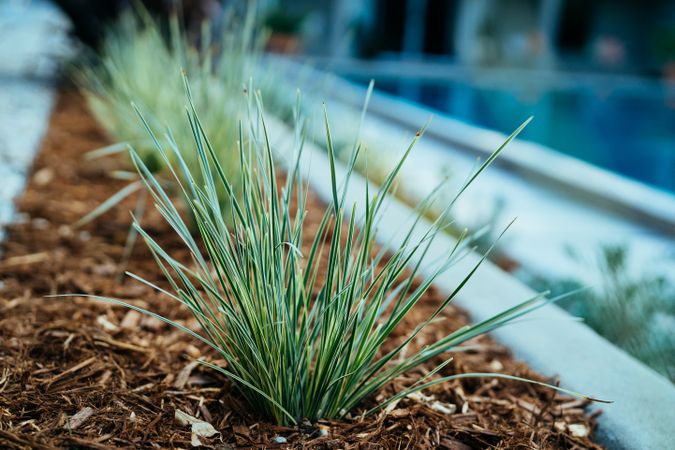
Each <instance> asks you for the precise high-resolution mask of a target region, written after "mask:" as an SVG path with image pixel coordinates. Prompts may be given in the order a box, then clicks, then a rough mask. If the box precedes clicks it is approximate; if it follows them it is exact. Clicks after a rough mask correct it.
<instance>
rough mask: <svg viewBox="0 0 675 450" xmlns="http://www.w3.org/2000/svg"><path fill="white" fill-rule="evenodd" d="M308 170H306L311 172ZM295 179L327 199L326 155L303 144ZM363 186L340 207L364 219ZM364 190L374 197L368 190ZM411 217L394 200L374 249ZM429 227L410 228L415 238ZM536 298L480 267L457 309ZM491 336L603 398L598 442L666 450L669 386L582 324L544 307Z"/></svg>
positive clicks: (463, 264)
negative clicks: (299, 170) (302, 178)
mask: <svg viewBox="0 0 675 450" xmlns="http://www.w3.org/2000/svg"><path fill="white" fill-rule="evenodd" d="M267 125H268V130H269V133H270V135H271V137H272V142H275V143H276V144H277V145H278V146H279V147H278V148H279V149H280V152H281V154H282V155H283V154H284V150H283V149H284V148H286V149H287V148H289V146H290V142H291V140H292V134H291V133H289V132H288V130H287V128H286V127H285V126H284V125H283V124H282V123H281V122H279V121H276V120H274V119H270V118H268V121H267ZM310 168H311V170H310ZM336 170H337V172H338V179H340V178H342V177H344V174H345V167H344V166H343V165H342V164H338V167H337V168H336ZM302 173H303V174H304V176H305V177H306V179H307V181H308V182H309V183H310V184H311V186H312V189H313V190H314V191H315V192H316V193H317V194H318V195H319V197H320V198H322V199H323V200H324V201H326V202H330V201H331V199H332V192H331V187H330V183H329V179H328V177H326V174H327V173H329V163H328V158H327V155H326V153H325V152H324V151H323V150H321V149H319V148H318V147H317V146H315V145H311V144H307V145H306V146H305V151H304V159H303V161H302ZM366 183H367V181H366V180H365V179H364V178H363V177H361V176H360V175H358V174H353V175H352V180H351V183H350V189H349V192H348V195H347V204H350V205H351V204H352V203H354V202H356V203H357V209H356V212H357V214H359V215H361V214H363V213H364V211H365V208H364V205H363V201H362V200H363V198H365V192H366V191H365V186H366ZM370 192H371V193H372V192H375V188H374V187H373V186H371V190H370ZM411 214H412V211H411V210H410V208H408V207H407V206H405V205H403V204H401V203H400V202H398V201H396V200H395V199H390V200H389V203H388V206H387V207H386V208H385V211H384V219H383V220H382V225H381V226H380V229H379V233H378V236H377V239H378V242H379V244H380V245H383V246H385V247H389V248H396V247H397V246H398V245H399V243H401V242H402V238H403V236H402V235H401V234H400V233H399V231H398V230H401V229H402V228H403V227H402V224H406V223H410V219H411ZM428 226H429V223H428V222H426V221H425V222H422V223H420V224H419V226H418V227H417V230H418V231H419V232H420V233H421V232H422V230H423V229H424V228H425V227H428ZM454 243H455V240H454V239H452V238H451V237H450V236H447V235H440V236H438V237H437V241H436V245H435V246H434V247H433V248H432V249H431V250H430V252H429V253H430V254H429V255H428V257H429V258H431V259H435V258H438V257H442V255H443V254H445V252H446V250H447V249H448V248H450V247H452V246H453V245H454ZM479 258H480V256H479V255H477V254H470V255H468V256H467V257H465V258H463V259H462V260H461V261H460V262H458V263H457V264H455V265H454V266H453V267H452V268H451V269H450V270H449V271H448V272H446V273H445V274H443V275H442V276H440V277H439V278H438V279H437V281H436V285H437V287H438V288H439V289H440V290H441V291H443V292H446V293H449V292H450V291H451V290H453V289H454V288H455V287H456V286H457V284H458V283H459V281H460V280H461V279H462V278H463V276H464V275H465V274H466V273H468V272H469V270H471V267H473V265H475V264H476V263H477V261H478V259H479ZM534 295H536V293H535V292H534V291H533V290H531V289H530V288H528V287H526V286H525V285H523V284H522V283H520V282H519V281H517V280H516V279H515V278H513V277H511V276H510V275H508V274H506V273H504V272H502V271H501V270H500V269H499V268H497V267H496V266H494V265H493V264H492V263H490V262H487V261H486V262H484V263H483V265H482V266H481V268H480V269H479V270H478V273H476V276H475V277H474V278H473V279H472V280H471V281H470V282H469V283H468V284H467V285H466V286H465V288H464V289H463V290H462V292H461V294H460V296H459V297H458V300H457V303H458V304H459V305H460V306H461V307H463V308H465V309H466V310H467V311H469V313H470V314H471V316H472V317H473V319H474V320H482V319H486V318H488V317H491V316H493V315H495V314H497V313H498V312H501V311H503V310H504V309H506V308H508V307H510V306H513V305H515V304H517V303H519V302H521V301H523V300H525V299H527V298H531V297H532V296H534ZM494 335H495V337H496V338H497V339H498V340H500V341H501V342H502V343H503V344H505V345H507V346H508V347H509V348H510V349H511V350H512V351H513V352H514V354H515V355H516V356H517V357H519V358H522V359H523V360H525V361H527V362H528V364H529V365H530V366H531V367H532V368H534V369H535V370H538V371H540V372H543V373H545V374H549V375H553V374H560V375H561V381H562V385H563V386H565V387H568V388H570V389H573V390H576V391H578V392H583V393H586V394H589V395H593V396H596V397H599V398H603V399H609V400H613V401H614V402H615V403H613V404H610V405H602V406H600V405H599V404H598V405H594V406H593V407H594V408H599V409H602V410H603V411H604V412H603V414H602V415H601V416H600V418H599V423H600V426H599V430H598V432H597V436H598V439H599V440H600V441H601V442H602V443H603V444H605V445H606V446H608V447H609V448H617V449H645V448H649V449H652V448H653V449H661V448H663V449H665V448H670V446H671V445H672V440H671V438H670V434H671V432H672V424H673V423H675V411H674V410H673V405H675V386H673V385H672V384H671V383H670V382H669V381H667V380H666V379H665V378H663V377H662V376H660V375H659V374H658V373H656V372H654V371H653V370H651V369H650V368H648V367H646V366H644V365H643V364H641V363H639V362H638V361H636V360H635V359H633V358H631V357H630V356H629V355H627V354H626V353H624V352H623V351H622V350H620V349H618V348H617V347H615V346H614V345H612V344H611V343H609V342H607V341H606V340H604V339H603V338H601V337H600V336H598V335H597V334H596V333H595V332H593V331H592V330H591V329H590V328H589V327H587V326H586V325H584V324H582V323H579V322H576V321H574V320H572V318H571V317H570V316H569V315H568V314H567V313H565V312H564V311H562V310H561V309H560V308H558V307H557V306H555V305H548V306H545V307H544V308H542V309H541V310H539V311H537V312H536V313H535V314H532V315H531V316H530V320H527V321H524V322H521V323H519V324H517V325H512V326H511V327H508V328H505V329H501V330H498V331H496V332H495V333H494Z"/></svg>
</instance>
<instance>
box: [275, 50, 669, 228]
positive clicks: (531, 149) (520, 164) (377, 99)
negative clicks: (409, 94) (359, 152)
mask: <svg viewBox="0 0 675 450" xmlns="http://www.w3.org/2000/svg"><path fill="white" fill-rule="evenodd" d="M270 61H271V63H272V64H274V65H276V66H278V67H280V68H282V69H283V70H284V71H289V70H294V71H297V72H298V73H303V74H304V75H305V76H304V78H303V82H306V83H309V84H311V85H314V86H321V85H327V86H329V87H330V89H324V90H325V91H328V93H327V95H329V97H330V98H331V99H332V100H333V101H337V102H340V103H343V104H346V105H348V106H351V107H355V108H356V109H357V110H360V109H361V108H362V107H363V101H364V98H365V94H366V89H365V88H363V87H361V86H358V85H356V84H354V83H352V82H349V81H347V80H344V79H342V78H340V77H337V76H334V75H329V74H327V73H324V72H321V71H319V70H317V69H314V68H310V67H307V66H303V65H300V64H299V63H297V62H293V61H291V60H288V59H285V58H279V57H273V58H271V59H270ZM368 113H369V115H371V116H377V117H380V118H383V119H385V120H388V121H390V122H392V123H395V124H397V125H399V126H402V127H404V128H405V129H407V130H409V131H411V132H415V131H417V129H418V127H420V126H421V125H422V124H424V123H426V122H427V120H428V119H429V117H431V116H433V121H432V123H431V124H430V126H429V128H428V129H427V130H426V132H425V135H426V138H427V139H433V140H436V141H438V142H441V143H444V144H448V145H451V146H453V147H455V148H457V149H460V150H463V151H466V152H468V153H469V154H472V155H475V156H479V157H482V158H483V159H485V158H486V157H488V156H489V155H490V154H491V153H492V152H493V151H494V150H495V149H496V148H498V147H499V146H500V145H501V144H502V143H503V142H504V140H505V139H506V136H505V135H504V134H502V133H499V132H496V131H493V130H489V129H486V128H482V127H479V126H475V125H470V124H467V123H465V122H462V121H460V120H457V119H453V118H451V117H448V116H443V115H441V114H438V113H437V112H435V111H432V110H430V109H428V108H425V107H423V106H420V105H416V104H413V103H411V102H408V101H406V100H403V99H399V98H397V97H395V96H393V95H389V94H386V93H382V92H374V93H373V96H372V98H371V101H370V104H369V107H368ZM496 164H498V165H500V166H502V167H504V168H506V169H508V170H509V171H511V172H514V173H518V174H522V175H523V176H526V177H527V178H528V179H531V180H533V181H536V182H539V183H541V184H544V185H548V186H551V187H553V188H555V189H560V190H561V191H564V192H565V193H567V194H571V195H574V196H576V197H578V198H583V199H584V201H585V202H587V203H592V204H594V205H596V206H598V207H600V208H603V209H605V210H608V211H612V212H614V213H617V214H620V215H622V216H624V217H626V218H628V219H630V220H632V221H635V222H639V223H640V224H642V225H647V226H651V227H652V228H654V229H657V230H659V231H661V232H664V233H668V234H670V235H674V234H675V195H672V194H669V193H667V192H665V191H662V190H660V189H657V188H654V187H651V186H649V185H647V184H644V183H642V182H639V181H635V180H632V179H629V178H627V177H625V176H622V175H619V174H616V173H614V172H611V171H609V170H605V169H603V168H601V167H597V166H594V165H592V164H589V163H587V162H584V161H581V160H579V159H577V158H573V157H571V156H567V155H565V154H562V153H560V152H557V151H555V150H553V149H550V148H548V147H546V146H543V145H540V144H537V143H534V142H529V141H523V140H518V139H517V140H515V141H513V142H511V143H510V144H509V151H508V152H505V153H503V154H502V155H501V156H500V158H499V159H498V160H497V161H496Z"/></svg>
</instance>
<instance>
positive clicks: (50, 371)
mask: <svg viewBox="0 0 675 450" xmlns="http://www.w3.org/2000/svg"><path fill="white" fill-rule="evenodd" d="M106 143H107V141H106V138H105V137H104V135H103V134H102V132H101V131H100V129H99V127H98V126H97V124H96V123H95V121H94V120H93V119H92V117H91V116H90V115H89V114H88V112H87V111H86V108H85V106H84V102H83V101H82V99H81V98H80V97H79V96H78V95H76V94H74V93H71V92H66V93H64V94H62V95H61V97H60V100H59V102H58V104H57V106H56V109H55V111H54V113H53V115H52V119H51V124H50V128H49V131H48V133H47V136H46V138H45V140H44V142H43V146H42V151H41V153H40V155H39V156H38V158H37V160H36V162H35V167H34V169H33V174H32V177H31V178H30V182H29V185H28V188H27V189H26V192H25V194H24V195H23V196H22V197H21V198H20V199H19V200H18V208H19V210H20V211H21V218H20V220H19V221H18V222H17V223H16V224H14V225H11V226H10V227H9V228H8V237H7V240H6V242H5V243H4V244H3V247H4V248H3V252H4V256H3V259H2V261H0V280H2V282H1V283H2V284H1V285H0V286H1V287H0V448H11V449H14V448H22V449H24V448H25V449H27V448H37V449H39V448H55V447H56V448H64V447H67V448H95V449H98V448H111V447H124V448H167V447H168V448H174V447H182V448H190V447H191V433H190V429H189V427H188V426H184V425H181V424H179V423H177V422H176V420H175V412H176V410H180V411H183V412H186V413H188V414H191V415H193V416H196V417H199V418H201V419H204V420H206V421H208V422H210V423H211V424H213V425H214V426H215V428H216V429H217V430H218V431H219V432H220V434H219V435H217V436H216V437H214V438H211V439H205V438H200V440H201V442H202V443H203V444H204V445H205V446H207V447H210V448H220V449H226V448H274V447H276V448H288V447H294V448H295V447H297V448H387V449H388V448H435V447H440V448H449V449H466V448H600V446H598V445H597V444H595V443H594V442H593V440H592V436H591V433H592V430H593V429H594V428H595V419H594V417H592V416H589V415H588V414H586V413H585V406H586V402H584V401H582V400H578V399H575V398H570V397H565V396H561V395H558V394H555V393H553V392H552V391H551V390H550V389H546V388H543V387H539V386H533V385H529V384H524V383H518V382H511V381H507V380H496V379H487V378H486V379H463V380H458V381H456V382H452V383H447V384H444V385H440V386H436V387H434V388H432V389H429V390H427V391H425V392H424V396H433V397H434V399H435V400H436V401H437V403H434V400H431V399H429V398H424V396H421V397H417V398H406V399H404V400H402V401H401V402H399V403H398V405H397V406H396V408H395V409H394V410H393V411H390V412H389V413H388V414H379V415H376V416H371V417H366V418H363V417H360V416H359V412H360V411H356V412H355V413H354V415H353V417H351V418H349V419H347V420H345V421H341V422H340V421H325V422H321V423H318V424H317V423H315V424H311V423H305V424H303V425H301V426H299V427H295V428H291V427H278V426H274V425H271V424H268V423H265V422H264V421H260V419H259V418H257V417H255V416H253V415H251V413H250V412H249V409H248V408H247V407H246V405H245V403H244V402H243V400H242V398H241V397H240V396H239V395H238V393H237V391H236V389H234V388H233V386H232V384H231V383H230V382H229V381H228V380H226V379H225V378H224V377H222V376H221V375H220V374H218V373H216V372H214V371H212V370H209V369H206V368H203V367H201V366H198V365H196V364H194V363H193V361H194V358H196V357H200V356H201V357H209V356H211V355H212V353H211V352H210V351H209V349H207V348H205V346H203V345H200V343H199V342H196V341H195V340H194V339H192V338H190V337H189V336H186V335H185V334H183V333H181V332H180V331H177V330H175V329H173V328H171V327H169V326H168V325H165V324H163V323H162V322H159V321H158V320H156V319H151V318H148V317H142V316H140V315H139V314H137V313H135V312H130V311H128V310H125V309H123V308H120V307H114V306H110V305H104V304H100V303H96V302H93V301H90V300H84V299H72V298H65V299H64V298H45V296H46V295H48V294H63V293H90V294H99V295H105V296H113V297H120V298H125V299H129V300H130V301H131V302H133V303H135V304H137V305H140V306H144V307H146V308H149V309H151V310H153V311H156V312H158V313H160V314H162V315H165V316H167V317H169V318H172V319H174V320H176V321H178V322H180V323H183V324H185V325H187V326H194V321H193V320H192V319H191V316H190V314H189V313H188V312H186V310H184V309H183V308H181V307H180V306H179V305H177V304H176V303H175V302H173V301H171V300H170V299H167V298H165V297H163V296H162V295H159V294H157V293H156V292H154V291H152V290H151V289H149V288H147V287H145V286H143V285H140V284H139V283H138V282H135V281H134V280H131V279H128V278H127V279H124V280H121V281H120V280H118V278H117V275H118V263H119V261H120V259H121V257H122V251H123V247H124V242H125V239H126V236H127V231H128V228H129V223H130V216H129V210H130V209H132V208H133V207H134V204H135V203H134V200H132V199H130V200H129V201H126V202H124V203H123V204H121V205H119V206H118V207H116V208H114V210H112V211H111V212H109V213H107V214H106V215H105V216H103V217H102V218H100V219H99V220H97V221H96V223H95V224H90V225H88V226H86V227H84V228H80V229H74V228H73V227H71V226H70V224H72V223H73V222H75V221H76V220H77V219H79V218H80V217H82V216H83V215H84V214H86V213H87V212H88V211H91V210H92V209H93V208H94V207H96V206H97V205H98V204H100V203H101V202H102V201H103V200H105V199H106V198H108V197H109V196H110V195H111V194H112V193H113V192H115V191H116V190H118V189H119V188H120V187H122V186H124V182H122V181H115V180H113V179H111V178H110V176H109V173H110V172H111V171H112V170H115V169H119V168H125V167H126V166H127V164H126V162H125V161H124V160H123V159H119V158H117V159H116V158H107V159H98V160H93V161H89V160H86V159H84V158H83V153H84V152H86V151H88V150H91V149H93V148H97V147H100V146H102V145H105V144H106ZM322 208H323V207H322V205H321V203H320V202H319V201H318V200H317V199H315V198H312V199H311V202H310V205H309V211H310V214H309V219H308V220H309V222H310V224H311V222H316V221H318V220H319V219H320V216H321V211H322ZM144 225H145V226H146V228H147V229H148V230H149V231H150V232H151V234H153V235H154V236H155V237H156V238H157V240H158V241H159V242H160V243H161V244H162V245H163V246H164V248H166V249H167V250H169V251H170V252H173V254H176V255H177V256H178V257H180V256H181V254H183V255H184V253H181V252H183V249H182V246H181V243H180V242H179V241H178V239H177V237H176V236H175V235H174V234H172V233H171V232H170V230H169V228H168V226H167V225H166V224H165V223H164V222H163V221H162V220H161V218H160V217H159V215H158V214H157V213H156V212H155V211H152V210H151V209H148V212H147V213H146V217H145V219H144ZM129 269H130V270H131V271H132V272H135V273H138V274H140V275H141V276H144V277H146V278H148V279H150V280H157V281H158V282H160V283H161V273H160V271H159V270H158V269H157V268H156V266H155V263H154V261H153V259H152V257H151V255H150V254H149V252H148V251H146V249H145V248H144V246H143V245H137V246H136V248H135V250H134V254H133V257H132V258H131V262H130V266H129ZM440 300H441V297H440V295H439V294H438V293H437V292H435V291H434V290H433V289H432V290H431V291H430V292H429V294H428V295H427V296H426V298H425V299H424V300H423V302H422V303H421V305H420V306H419V308H416V309H415V310H414V311H413V313H412V314H411V316H410V317H409V318H407V320H406V322H405V324H403V327H401V330H398V331H397V336H398V337H400V336H404V335H405V334H406V331H409V330H410V329H411V328H412V327H413V326H414V324H415V323H416V322H418V321H419V320H420V318H421V317H426V314H428V311H429V309H430V308H433V306H434V304H437V302H439V301H440ZM467 321H468V318H467V316H466V314H465V313H463V312H462V311H460V310H458V309H456V308H454V307H450V308H448V310H447V312H446V314H445V320H444V321H442V322H439V323H437V324H434V325H433V327H432V328H431V329H430V330H429V332H428V333H426V334H424V335H423V336H421V337H420V338H419V339H418V340H417V342H415V345H423V344H424V340H429V339H434V337H437V336H440V335H441V334H442V333H443V332H444V330H445V332H447V330H448V329H456V328H458V327H460V326H462V325H464V324H466V323H467ZM472 344H474V345H475V346H476V348H477V349H476V350H473V351H466V352H461V353H458V354H456V355H454V357H455V359H454V360H453V362H452V363H450V364H449V365H448V366H447V367H446V368H445V369H444V373H445V374H450V373H458V372H492V371H498V372H503V373H508V374H512V375H518V376H524V377H531V378H535V379H538V380H546V381H549V382H550V381H552V380H551V379H547V378H545V377H543V376H541V375H539V374H537V373H534V372H532V371H531V370H530V369H528V367H527V366H526V365H525V364H523V363H522V362H519V361H517V360H515V359H514V358H513V357H512V356H511V355H510V353H509V352H508V350H507V349H505V348H504V347H502V346H501V345H499V344H497V343H496V342H494V341H493V340H492V339H490V338H489V337H481V338H480V339H477V340H476V341H475V342H472ZM436 363H438V361H436ZM432 365H433V362H432V363H429V364H428V365H427V366H426V367H422V368H420V369H419V370H417V371H414V372H411V373H410V374H409V375H408V379H402V380H397V381H396V383H393V384H394V386H391V387H389V388H388V392H386V393H383V394H382V395H386V394H388V393H391V392H393V391H394V390H395V389H397V388H400V386H402V385H405V384H409V383H410V382H411V380H416V379H418V378H419V377H420V376H421V374H423V373H425V372H426V371H428V370H429V369H430V368H431V367H432ZM372 401H374V400H371V402H372ZM438 405H441V407H440V408H439V407H438ZM279 437H282V438H283V439H285V440H286V441H287V442H286V443H276V441H275V438H279ZM276 440H277V441H278V440H282V439H276Z"/></svg>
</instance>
